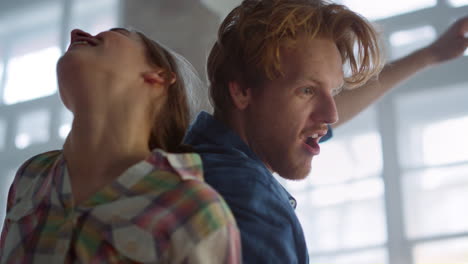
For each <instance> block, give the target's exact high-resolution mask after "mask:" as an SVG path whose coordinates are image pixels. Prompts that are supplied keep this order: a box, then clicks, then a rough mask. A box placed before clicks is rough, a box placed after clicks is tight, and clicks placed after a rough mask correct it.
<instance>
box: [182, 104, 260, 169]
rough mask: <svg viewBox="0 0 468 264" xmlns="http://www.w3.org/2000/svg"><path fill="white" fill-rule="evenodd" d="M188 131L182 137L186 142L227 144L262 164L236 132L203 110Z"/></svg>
mask: <svg viewBox="0 0 468 264" xmlns="http://www.w3.org/2000/svg"><path fill="white" fill-rule="evenodd" d="M188 131H189V132H188V133H187V135H186V136H185V138H184V143H186V144H189V145H194V146H203V145H204V144H209V145H219V146H228V147H229V148H235V149H237V150H239V151H241V152H242V153H244V154H245V155H247V156H248V157H249V158H251V159H253V160H256V161H258V162H261V163H262V164H263V162H262V161H261V160H260V159H259V158H258V157H257V155H256V154H255V153H254V152H253V151H252V150H251V149H250V148H249V146H247V144H246V143H245V142H244V141H243V140H242V139H241V138H240V136H239V135H238V134H237V133H236V132H234V131H233V130H232V129H230V128H229V127H228V126H227V125H226V124H225V123H223V122H222V121H219V120H217V119H215V118H214V117H213V116H212V115H211V114H209V113H207V112H205V111H202V112H200V113H199V114H198V116H197V118H196V119H195V121H194V122H193V123H192V124H191V125H190V128H189V130H188Z"/></svg>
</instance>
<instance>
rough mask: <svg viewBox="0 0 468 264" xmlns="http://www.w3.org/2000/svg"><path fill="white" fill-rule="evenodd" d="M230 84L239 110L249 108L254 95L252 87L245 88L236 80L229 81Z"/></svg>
mask: <svg viewBox="0 0 468 264" xmlns="http://www.w3.org/2000/svg"><path fill="white" fill-rule="evenodd" d="M228 86H229V93H230V94H231V98H232V102H233V103H234V106H235V107H236V108H237V109H239V110H244V109H245V108H247V106H248V105H249V103H250V100H251V96H252V93H251V90H250V88H243V87H241V86H240V85H239V83H238V82H235V81H232V82H229V84H228Z"/></svg>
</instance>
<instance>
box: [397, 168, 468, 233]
mask: <svg viewBox="0 0 468 264" xmlns="http://www.w3.org/2000/svg"><path fill="white" fill-rule="evenodd" d="M403 186H404V187H403V188H404V190H403V191H404V197H405V199H404V200H405V204H404V206H405V216H406V229H407V230H406V232H407V234H408V236H409V237H410V238H418V237H425V236H432V235H440V234H449V233H456V232H463V231H468V221H467V220H466V219H468V211H467V210H463V209H462V208H466V201H468V165H463V166H453V167H449V168H437V169H426V170H422V171H420V172H413V173H407V174H406V175H404V178H403Z"/></svg>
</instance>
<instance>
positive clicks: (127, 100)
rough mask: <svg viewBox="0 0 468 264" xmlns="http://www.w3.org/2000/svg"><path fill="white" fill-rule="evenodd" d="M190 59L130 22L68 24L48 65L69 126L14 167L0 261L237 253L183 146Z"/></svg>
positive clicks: (215, 198)
mask: <svg viewBox="0 0 468 264" xmlns="http://www.w3.org/2000/svg"><path fill="white" fill-rule="evenodd" d="M188 65H189V64H187V63H186V62H185V61H184V60H182V59H181V58H180V57H176V55H175V54H174V53H172V52H168V51H167V50H166V49H165V48H163V47H162V46H161V45H159V44H158V43H156V42H154V41H152V40H150V39H148V38H147V37H145V36H144V35H143V34H141V33H139V32H134V31H128V30H126V29H122V28H115V29H111V30H109V31H105V32H102V33H100V34H98V35H96V36H92V35H90V34H88V33H86V32H84V31H81V30H73V31H72V32H71V44H70V47H69V48H68V50H67V52H66V53H65V54H64V55H63V57H62V58H61V59H60V60H59V62H58V64H57V76H58V84H59V92H60V96H61V98H62V101H63V103H64V105H65V106H66V107H67V108H68V109H69V110H70V111H71V112H72V113H73V115H74V119H73V124H72V129H71V131H70V134H69V135H68V137H67V139H66V141H65V144H64V146H63V149H62V150H57V151H51V152H47V153H43V154H40V155H38V156H35V157H33V158H31V159H30V160H28V161H26V162H25V163H24V164H23V165H22V167H21V168H20V169H19V170H18V172H17V175H16V177H15V180H14V182H13V184H12V186H11V188H10V192H9V197H8V205H7V216H6V220H5V224H4V229H3V231H2V236H1V241H0V257H1V262H2V263H45V262H52V263H141V262H143V263H237V262H239V261H240V256H239V255H240V245H239V243H240V241H239V233H238V229H237V227H236V225H235V222H234V219H233V217H232V214H231V213H230V211H229V209H228V208H227V206H226V204H225V203H224V201H223V200H222V198H221V197H220V196H219V195H218V194H217V193H216V192H215V191H214V190H213V189H211V188H210V187H209V186H208V185H207V184H205V183H204V182H203V172H202V165H201V160H200V158H199V156H198V155H197V154H193V153H180V152H184V151H183V149H181V147H180V146H179V144H180V143H181V141H182V137H183V135H184V133H185V130H186V128H187V126H188V122H189V120H190V111H189V107H188V106H187V102H188V98H187V94H186V91H185V89H186V88H188V87H185V85H186V83H184V79H187V78H186V77H184V74H183V72H190V71H187V69H190V68H189V66H188ZM151 150H152V151H151ZM169 152H172V153H175V152H179V154H171V153H169Z"/></svg>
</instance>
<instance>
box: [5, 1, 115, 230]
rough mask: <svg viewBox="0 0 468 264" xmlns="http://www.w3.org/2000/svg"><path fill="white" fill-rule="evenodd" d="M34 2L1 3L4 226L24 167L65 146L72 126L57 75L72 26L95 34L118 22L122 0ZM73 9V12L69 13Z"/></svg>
mask: <svg viewBox="0 0 468 264" xmlns="http://www.w3.org/2000/svg"><path fill="white" fill-rule="evenodd" d="M30 2H31V1H9V2H8V5H7V7H8V8H9V10H8V11H5V12H3V11H4V9H3V8H4V7H5V5H4V4H0V8H2V9H1V10H2V15H1V16H0V39H1V41H0V226H1V225H2V224H3V220H4V216H5V205H6V197H7V194H8V189H9V187H10V184H11V181H12V180H13V177H14V174H15V172H16V170H17V169H18V166H19V165H21V164H22V163H23V162H24V161H25V160H27V159H28V158H30V157H31V156H32V155H34V154H36V153H40V152H43V151H48V150H51V149H56V148H57V147H58V146H61V145H62V144H63V139H64V138H65V137H66V135H67V134H68V131H69V129H70V124H71V120H72V118H71V114H70V112H68V111H67V110H66V109H64V107H63V106H62V103H61V102H60V100H59V96H58V95H57V81H56V74H55V69H56V63H57V59H58V58H59V57H60V56H61V54H62V52H63V51H62V50H61V47H62V46H63V44H64V43H66V42H69V39H70V36H69V30H68V29H66V28H65V27H66V25H72V26H76V27H81V28H83V29H84V30H87V31H90V32H91V33H97V32H99V31H101V30H104V29H108V28H110V27H115V26H117V15H118V3H119V0H103V1H91V0H70V1H65V2H66V3H65V2H64V1H58V0H51V1H45V2H44V3H41V5H36V4H31V3H30ZM68 7H71V10H70V11H71V16H64V12H65V11H67V10H65V9H66V8H68ZM3 13H5V14H3ZM62 32H66V33H64V34H65V35H64V34H62ZM60 111H63V113H61V112H60Z"/></svg>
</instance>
